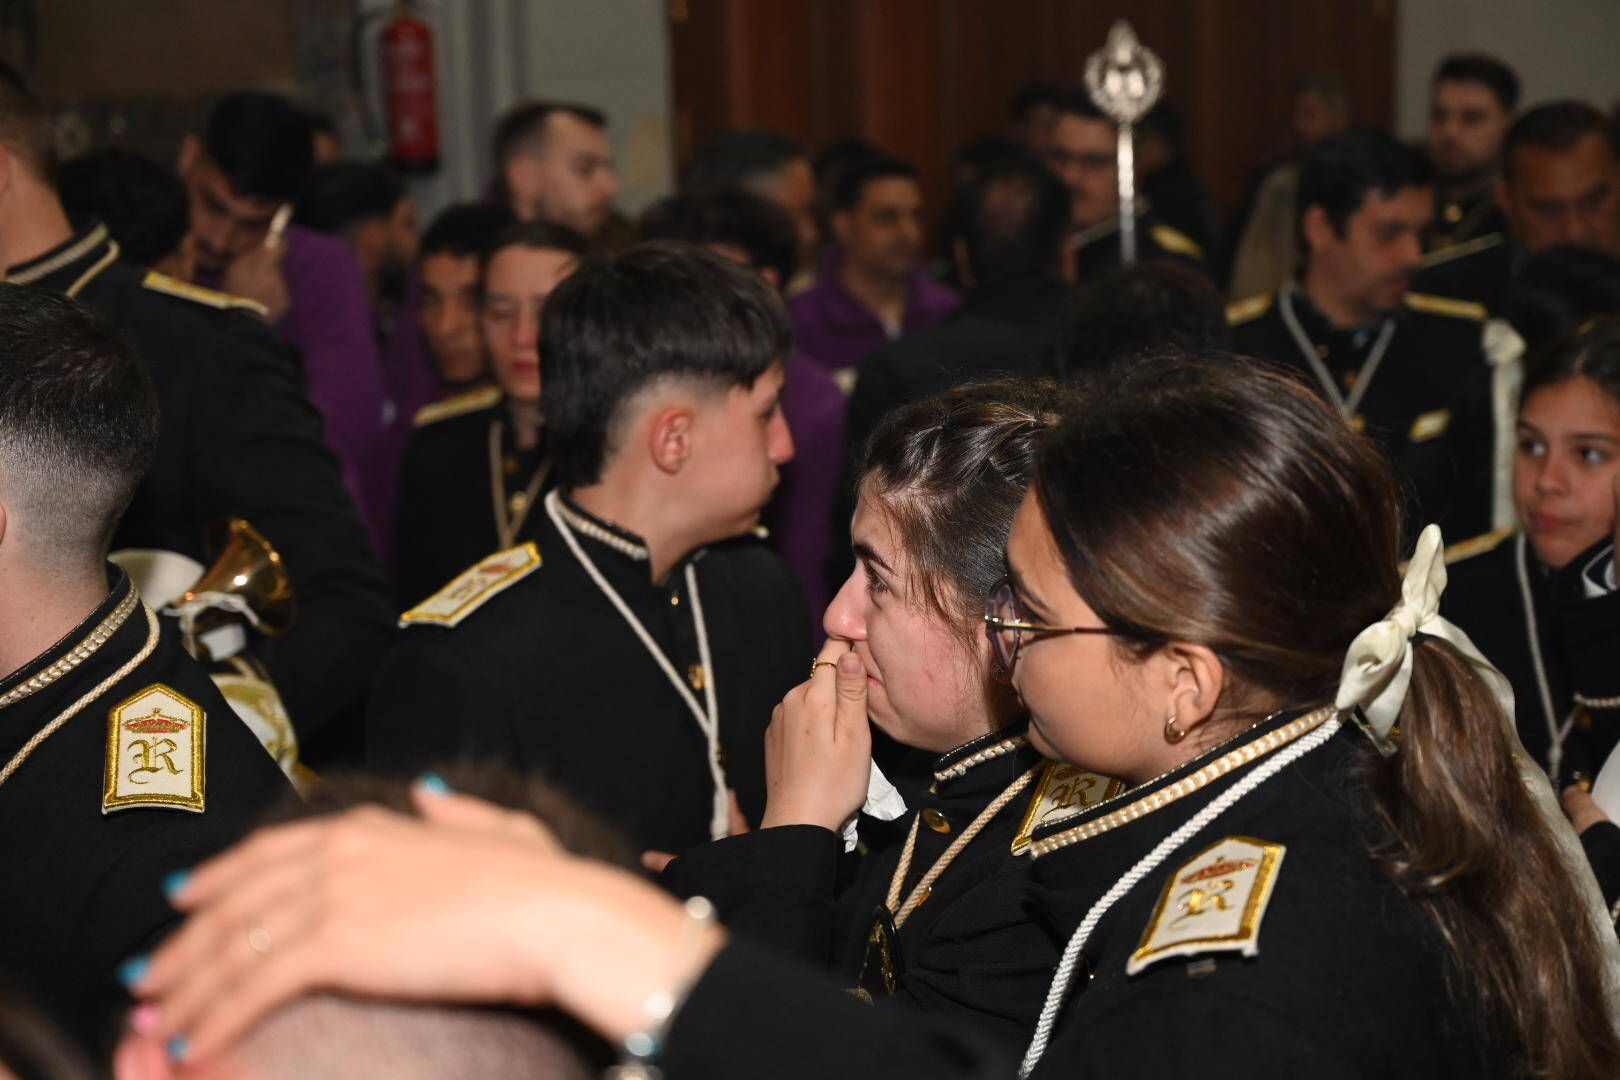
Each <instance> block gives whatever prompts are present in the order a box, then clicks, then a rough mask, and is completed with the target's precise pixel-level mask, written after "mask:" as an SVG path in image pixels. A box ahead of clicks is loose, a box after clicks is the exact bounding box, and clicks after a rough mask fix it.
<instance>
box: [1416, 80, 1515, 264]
mask: <svg viewBox="0 0 1620 1080" xmlns="http://www.w3.org/2000/svg"><path fill="white" fill-rule="evenodd" d="M1518 104H1519V79H1518V76H1516V75H1514V74H1513V69H1512V68H1510V67H1508V66H1507V65H1506V64H1504V63H1502V61H1500V60H1498V59H1496V58H1495V57H1494V56H1481V55H1470V54H1457V55H1453V56H1448V57H1446V58H1445V59H1444V60H1442V61H1441V62H1440V66H1439V67H1438V68H1436V69H1435V73H1434V92H1433V96H1432V98H1431V100H1430V105H1429V160H1431V161H1433V162H1434V169H1435V180H1436V183H1435V220H1434V223H1433V224H1432V225H1431V226H1430V229H1429V236H1428V241H1429V243H1428V246H1429V249H1430V250H1431V251H1435V252H1439V251H1443V250H1445V249H1447V248H1450V247H1454V246H1456V245H1458V244H1465V243H1468V242H1469V241H1471V240H1481V241H1484V240H1486V238H1489V237H1491V236H1495V237H1496V238H1497V242H1498V243H1500V242H1501V234H1502V233H1503V231H1505V230H1506V228H1507V219H1506V218H1505V217H1504V216H1503V214H1502V209H1501V207H1500V206H1498V205H1497V200H1496V189H1497V184H1498V183H1499V182H1500V181H1501V166H1502V139H1503V136H1505V135H1506V134H1507V130H1508V126H1509V125H1511V124H1512V123H1513V117H1514V110H1515V109H1516V108H1517V107H1518ZM1487 246H1488V245H1487Z"/></svg>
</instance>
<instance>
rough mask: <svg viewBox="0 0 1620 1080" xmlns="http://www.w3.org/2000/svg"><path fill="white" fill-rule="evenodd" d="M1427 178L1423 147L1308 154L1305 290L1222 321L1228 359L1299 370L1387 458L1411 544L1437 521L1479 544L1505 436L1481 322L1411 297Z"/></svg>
mask: <svg viewBox="0 0 1620 1080" xmlns="http://www.w3.org/2000/svg"><path fill="white" fill-rule="evenodd" d="M1431 175H1432V174H1431V171H1430V168H1429V164H1428V162H1427V160H1426V159H1425V158H1424V157H1423V156H1422V154H1421V153H1420V152H1419V151H1417V150H1415V149H1412V148H1410V147H1407V146H1404V145H1402V144H1401V143H1399V142H1397V141H1396V140H1395V139H1394V138H1393V137H1391V136H1389V135H1386V134H1384V133H1382V132H1376V131H1370V130H1360V131H1351V132H1346V133H1344V134H1342V135H1335V136H1333V137H1332V138H1329V139H1324V140H1323V141H1322V142H1320V143H1318V144H1317V145H1316V146H1314V147H1312V148H1311V149H1310V150H1309V151H1308V152H1307V153H1306V155H1305V159H1304V161H1303V163H1302V165H1301V168H1300V180H1299V231H1300V235H1301V238H1302V239H1301V242H1302V244H1303V245H1304V248H1305V252H1306V254H1305V265H1304V268H1303V270H1302V271H1301V274H1300V278H1299V280H1298V282H1297V283H1294V284H1291V285H1289V286H1286V287H1285V288H1283V289H1282V290H1281V291H1279V292H1277V293H1265V294H1262V295H1260V296H1254V297H1249V298H1247V299H1244V300H1239V301H1237V302H1236V303H1234V304H1232V305H1231V306H1230V307H1229V308H1228V309H1227V315H1228V318H1229V319H1230V321H1231V323H1232V347H1233V349H1235V350H1236V351H1237V352H1239V353H1242V354H1244V355H1247V356H1257V357H1261V358H1264V359H1267V360H1271V361H1273V362H1276V363H1279V364H1283V365H1286V366H1288V367H1290V368H1293V369H1296V370H1298V371H1299V372H1300V373H1301V374H1302V375H1303V376H1304V377H1305V379H1306V381H1307V382H1309V383H1310V384H1311V385H1312V386H1314V387H1315V388H1316V389H1317V390H1318V392H1319V393H1321V394H1322V395H1323V397H1325V398H1326V399H1327V400H1328V401H1329V402H1331V403H1332V404H1333V405H1334V406H1335V407H1336V408H1337V410H1338V411H1339V413H1340V415H1342V416H1343V417H1344V418H1345V419H1346V420H1348V421H1349V422H1350V423H1351V425H1352V426H1354V427H1356V428H1357V429H1358V430H1364V431H1366V432H1367V433H1368V434H1369V435H1371V436H1373V438H1374V439H1376V440H1377V441H1378V442H1379V443H1380V444H1381V445H1382V446H1383V447H1384V448H1385V449H1386V451H1387V452H1388V453H1389V455H1390V457H1391V459H1392V460H1393V461H1394V463H1395V466H1396V470H1397V473H1398V474H1399V475H1400V476H1401V478H1402V482H1403V487H1404V488H1405V489H1406V492H1407V501H1408V503H1409V504H1411V509H1412V511H1413V512H1412V515H1411V516H1410V517H1409V519H1408V521H1409V530H1410V532H1411V534H1412V536H1413V537H1414V538H1415V536H1416V533H1417V529H1418V528H1419V527H1421V526H1422V525H1423V524H1424V523H1426V522H1430V521H1435V522H1439V523H1440V525H1441V526H1442V528H1443V529H1444V530H1445V531H1446V532H1447V533H1448V534H1449V535H1453V536H1473V535H1475V534H1477V533H1481V532H1484V531H1485V529H1486V528H1488V527H1489V525H1490V521H1491V518H1490V513H1491V487H1490V479H1491V472H1490V470H1491V460H1492V459H1491V454H1492V451H1493V447H1494V445H1495V439H1496V438H1497V437H1498V436H1497V435H1496V434H1494V433H1493V431H1492V419H1491V411H1490V386H1491V380H1490V369H1489V367H1488V366H1487V364H1486V361H1485V355H1484V351H1483V321H1484V317H1485V312H1484V310H1483V309H1482V308H1480V307H1479V305H1477V304H1472V303H1464V302H1460V301H1456V300H1451V299H1448V298H1444V297H1436V296H1430V295H1428V294H1423V293H1414V292H1412V291H1411V290H1410V289H1409V288H1408V286H1409V285H1410V283H1411V279H1412V275H1413V273H1414V272H1416V270H1417V267H1418V261H1419V259H1420V258H1421V253H1422V248H1421V242H1420V240H1421V237H1422V234H1423V229H1424V228H1425V227H1426V226H1427V224H1428V222H1429V220H1430V218H1431V217H1432V216H1433V213H1434V208H1433V205H1432V199H1433V195H1432V193H1431V191H1430V180H1431ZM1500 437H1504V438H1505V437H1506V435H1505V433H1504V434H1503V435H1502V436H1500Z"/></svg>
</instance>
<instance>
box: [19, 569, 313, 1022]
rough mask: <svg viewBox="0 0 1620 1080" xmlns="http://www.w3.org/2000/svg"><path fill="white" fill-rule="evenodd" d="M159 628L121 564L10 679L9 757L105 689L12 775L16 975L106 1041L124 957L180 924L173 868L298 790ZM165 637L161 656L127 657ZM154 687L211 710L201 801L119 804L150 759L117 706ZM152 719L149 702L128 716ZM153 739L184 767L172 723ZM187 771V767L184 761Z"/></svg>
mask: <svg viewBox="0 0 1620 1080" xmlns="http://www.w3.org/2000/svg"><path fill="white" fill-rule="evenodd" d="M155 624H156V620H155V619H153V620H151V622H150V623H149V620H148V612H147V609H146V608H144V607H143V606H142V605H141V603H140V601H139V598H138V597H136V596H135V594H134V589H133V586H131V584H130V582H129V579H128V578H127V577H125V576H124V575H123V572H122V571H117V572H116V573H115V580H114V585H113V589H112V592H111V594H110V595H109V596H108V597H107V599H106V600H105V601H103V602H102V604H101V605H100V606H99V607H98V608H97V609H96V610H95V611H94V612H92V613H91V614H89V615H88V616H86V617H85V619H84V621H83V622H82V623H80V624H79V625H78V626H77V627H75V628H74V629H73V630H72V631H71V632H69V633H68V634H67V635H66V636H65V637H63V638H62V640H60V641H58V642H57V643H56V644H55V645H53V646H52V647H51V648H50V649H49V650H47V651H46V652H45V653H43V654H41V655H40V656H39V657H37V658H35V659H34V660H32V661H30V662H29V663H28V664H26V665H24V666H23V667H22V668H20V669H18V670H17V671H16V672H14V673H13V674H12V675H10V676H9V677H7V678H6V679H4V680H3V681H0V703H3V704H0V767H4V766H5V765H6V764H7V763H8V762H11V761H13V760H14V759H15V758H16V757H17V755H18V754H19V752H21V751H22V750H23V748H24V746H25V744H26V743H27V742H28V741H29V740H30V739H32V738H34V737H35V736H36V735H38V734H39V733H40V732H41V731H43V730H44V729H45V728H46V727H47V726H48V725H49V724H51V723H52V721H54V720H57V719H58V718H59V717H61V716H62V715H63V714H64V713H66V712H68V711H69V710H70V708H71V707H72V706H74V705H75V704H76V703H77V702H78V701H79V700H80V699H81V698H83V697H85V696H86V695H91V696H90V699H89V700H88V701H87V702H86V703H85V704H84V705H83V707H82V708H80V709H79V710H78V711H77V712H76V713H74V714H73V715H72V716H71V717H70V718H69V719H68V720H66V721H65V722H64V723H63V724H62V725H61V726H60V727H59V728H57V729H56V730H55V731H54V732H52V733H51V734H50V735H48V736H47V737H46V738H45V739H44V740H43V741H42V742H40V743H39V744H38V745H37V746H36V747H35V748H34V749H33V750H32V752H31V753H28V754H27V755H26V756H25V757H24V758H23V760H22V762H21V764H19V765H18V766H17V768H16V771H15V772H14V773H13V774H12V775H11V776H10V777H9V778H7V779H6V780H4V781H3V782H0V850H4V851H5V852H6V868H5V870H4V872H0V911H4V912H5V918H4V919H0V982H3V983H8V984H10V985H12V986H14V987H16V988H17V989H18V990H20V992H21V993H22V994H23V995H24V996H25V997H26V998H27V999H29V1000H32V1001H34V1002H35V1003H36V1004H38V1005H40V1006H41V1007H42V1008H44V1009H45V1011H46V1012H47V1014H48V1015H50V1016H51V1017H52V1018H53V1019H54V1020H56V1021H57V1022H58V1023H59V1024H61V1025H62V1026H63V1028H64V1029H65V1030H67V1031H68V1032H70V1033H71V1034H73V1035H74V1036H75V1037H77V1038H78V1039H80V1040H82V1041H83V1042H84V1043H85V1044H86V1045H87V1046H92V1047H95V1048H96V1049H97V1050H98V1051H105V1050H106V1049H108V1047H109V1046H110V1044H111V1041H112V1039H113V1038H114V1037H115V1036H116V1034H117V1030H118V1028H117V1023H118V1019H119V1017H118V1013H119V1011H120V1010H121V1009H123V1008H126V1007H128V1005H129V998H128V997H127V996H126V995H125V994H124V992H123V988H122V987H121V986H120V985H119V983H118V981H117V979H116V978H115V977H114V971H115V969H116V967H117V966H118V965H119V964H120V963H122V962H123V961H124V960H126V959H129V958H130V957H132V956H134V955H136V954H139V953H143V952H146V951H148V950H149V949H150V948H151V947H152V946H154V945H155V944H156V943H157V941H158V940H159V938H160V937H161V935H162V934H163V933H164V932H166V931H167V930H168V929H169V928H170V927H171V926H172V924H173V923H175V922H176V920H177V915H176V913H175V911H174V910H173V909H172V908H171V907H170V906H169V904H168V902H167V901H166V900H165V899H164V896H163V890H162V887H161V884H162V881H163V879H164V878H165V877H166V876H167V875H168V874H170V873H172V872H174V871H176V870H180V869H185V868H189V867H192V866H195V865H197V864H198V863H199V862H201V861H202V860H204V859H206V858H207V857H209V856H210V855H213V854H215V853H216V852H218V851H220V850H222V849H223V848H225V847H227V846H228V845H229V844H231V843H232V842H234V841H235V840H236V839H237V838H238V837H239V836H240V835H241V834H242V833H243V832H244V831H246V829H247V828H248V827H249V826H250V825H251V824H252V823H253V820H254V818H255V817H256V816H257V815H258V814H259V813H260V811H262V810H263V809H265V808H266V807H267V806H268V805H269V804H270V803H271V802H273V801H275V800H277V799H279V798H281V797H282V796H284V795H288V794H290V792H291V790H292V789H291V786H290V785H289V784H288V783H287V780H286V778H285V777H284V776H283V775H282V773H281V771H280V770H279V769H278V768H277V767H276V764H275V762H274V761H273V760H272V759H271V757H270V755H269V754H267V753H265V751H264V748H263V747H262V746H260V745H259V741H258V739H257V738H255V737H254V735H253V733H252V732H251V731H249V730H248V728H247V726H246V725H245V724H243V723H242V721H241V720H240V719H238V718H237V716H236V714H235V713H233V712H232V711H231V710H230V707H229V706H228V705H226V704H225V701H224V699H223V698H221V697H220V695H219V692H218V690H216V689H215V687H214V684H213V682H212V681H210V680H209V678H208V674H207V672H205V671H204V670H203V669H202V667H201V666H200V665H198V664H197V663H196V661H194V660H192V659H191V657H190V656H189V655H188V654H187V653H186V651H185V649H184V648H183V647H182V646H181V643H180V641H179V639H178V636H177V634H176V633H175V631H174V630H173V629H172V628H169V627H166V626H165V627H163V628H161V629H159V630H154V629H153V626H154V625H155ZM149 644H151V645H152V646H153V648H152V649H151V651H150V653H149V654H148V655H147V656H146V657H145V658H144V659H140V660H139V662H138V663H133V665H132V666H127V667H126V665H131V664H132V662H133V661H135V660H136V659H137V657H138V656H139V655H140V654H141V653H142V651H143V650H144V649H145V648H146V647H147V646H148V645H149ZM53 676H54V677H53ZM107 680H110V681H107ZM154 685H161V686H162V687H166V688H168V689H169V690H171V691H173V692H174V693H175V694H178V695H179V696H182V697H184V698H186V699H188V700H189V701H190V702H192V703H193V704H194V705H196V706H197V708H199V709H200V710H201V712H202V727H203V731H204V739H203V746H202V751H203V758H202V769H201V770H200V771H201V774H202V779H201V788H202V791H201V799H200V802H201V805H200V806H198V807H195V808H187V807H183V806H179V805H164V806H156V807H153V806H124V807H122V808H118V809H112V810H110V811H108V812H103V810H102V805H103V798H104V795H105V790H104V789H105V786H106V784H107V781H108V777H109V773H110V771H111V770H122V772H123V773H126V774H127V773H128V772H129V771H130V770H132V769H134V768H136V767H138V765H139V764H140V762H139V761H138V760H137V757H138V753H139V750H138V748H137V747H135V745H134V742H133V737H131V741H130V742H129V743H128V744H126V745H125V746H123V748H122V749H123V750H124V753H120V752H119V751H118V750H117V749H114V748H113V747H112V746H110V745H109V744H110V738H109V735H110V728H111V727H112V724H113V721H114V716H113V713H114V710H116V709H117V708H118V707H119V706H120V705H121V704H123V703H125V702H127V701H130V700H131V699H132V698H134V697H136V696H137V695H139V694H140V693H141V692H142V691H144V690H146V689H147V688H149V687H152V686H154ZM163 711H164V712H165V714H166V715H167V714H171V713H173V712H174V711H175V710H173V709H172V708H171V707H168V706H165V707H164V710H163ZM146 715H148V710H147V708H145V707H139V708H137V709H136V710H134V715H132V716H131V717H126V718H124V719H125V721H126V722H129V721H131V720H133V721H134V722H138V721H139V720H140V718H141V717H142V716H146ZM180 719H182V720H186V719H187V718H186V717H183V716H182V717H180ZM147 738H149V739H151V740H152V741H153V742H154V743H156V744H157V745H155V746H154V747H153V749H154V750H155V751H157V753H155V754H154V756H153V758H152V760H151V761H150V762H148V764H150V765H152V766H154V767H156V768H165V769H166V768H167V766H169V765H173V764H175V762H174V754H173V752H172V751H171V753H170V755H169V758H168V761H167V762H165V760H164V758H163V754H162V751H163V750H164V749H166V748H167V747H166V746H164V745H163V744H162V742H161V735H160V734H158V735H151V736H147ZM179 766H180V767H186V766H187V759H186V758H185V757H184V756H182V758H181V760H180V762H179ZM143 781H145V782H149V777H143V776H137V777H136V778H135V780H134V781H133V782H127V778H126V783H125V790H128V791H138V790H139V788H138V786H137V785H139V784H141V783H142V782H143Z"/></svg>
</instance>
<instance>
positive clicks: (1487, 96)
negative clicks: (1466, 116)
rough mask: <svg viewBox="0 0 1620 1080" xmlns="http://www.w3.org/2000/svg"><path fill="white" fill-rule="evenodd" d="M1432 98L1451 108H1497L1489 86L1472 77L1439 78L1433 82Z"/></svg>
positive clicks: (1438, 103)
mask: <svg viewBox="0 0 1620 1080" xmlns="http://www.w3.org/2000/svg"><path fill="white" fill-rule="evenodd" d="M1434 100H1435V104H1437V105H1445V106H1448V107H1451V108H1470V107H1483V108H1489V109H1492V110H1496V109H1498V108H1499V105H1498V103H1497V100H1496V94H1495V93H1494V92H1493V91H1492V90H1491V88H1490V87H1488V86H1486V85H1485V84H1484V83H1482V82H1478V81H1476V80H1474V79H1441V80H1440V81H1439V82H1437V83H1435V84H1434Z"/></svg>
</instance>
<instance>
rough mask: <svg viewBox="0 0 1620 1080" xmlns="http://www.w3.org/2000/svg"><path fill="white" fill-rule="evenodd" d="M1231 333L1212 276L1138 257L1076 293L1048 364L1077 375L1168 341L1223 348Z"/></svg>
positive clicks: (1189, 347)
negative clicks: (1143, 260) (1137, 259)
mask: <svg viewBox="0 0 1620 1080" xmlns="http://www.w3.org/2000/svg"><path fill="white" fill-rule="evenodd" d="M1230 338H1231V330H1230V328H1229V326H1228V324H1227V321H1226V309H1225V307H1224V306H1223V305H1222V303H1221V294H1220V291H1219V290H1217V289H1216V288H1215V285H1214V284H1213V283H1212V282H1211V281H1210V280H1209V278H1207V277H1205V276H1204V275H1203V274H1202V273H1200V272H1199V271H1198V270H1195V269H1194V268H1193V267H1191V266H1187V265H1186V264H1184V263H1178V262H1170V261H1147V262H1139V263H1137V264H1135V265H1134V266H1127V267H1120V268H1119V269H1116V270H1113V271H1111V272H1109V273H1107V274H1105V275H1103V276H1102V277H1100V278H1097V279H1096V280H1095V281H1093V282H1092V283H1090V284H1089V285H1086V286H1084V287H1082V289H1081V290H1080V291H1079V292H1078V293H1077V294H1076V295H1075V298H1074V300H1073V302H1072V303H1071V304H1070V307H1069V310H1068V312H1067V313H1066V316H1065V318H1064V321H1063V328H1062V330H1061V331H1060V333H1059V335H1058V341H1057V344H1056V347H1055V348H1054V349H1053V350H1052V353H1051V355H1050V359H1049V363H1048V367H1049V368H1050V369H1051V371H1052V374H1054V375H1056V376H1058V377H1059V378H1062V379H1064V380H1072V379H1075V378H1078V377H1080V376H1083V375H1086V374H1088V373H1090V372H1096V371H1100V370H1102V369H1103V368H1105V367H1108V366H1109V365H1111V364H1113V363H1115V362H1118V361H1124V360H1131V359H1133V358H1136V357H1140V356H1145V355H1148V354H1150V353H1155V352H1159V351H1162V350H1164V349H1167V348H1172V347H1174V348H1179V349H1184V350H1186V351H1188V352H1200V351H1204V350H1209V349H1224V348H1226V345H1227V342H1228V341H1229V340H1230Z"/></svg>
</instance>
